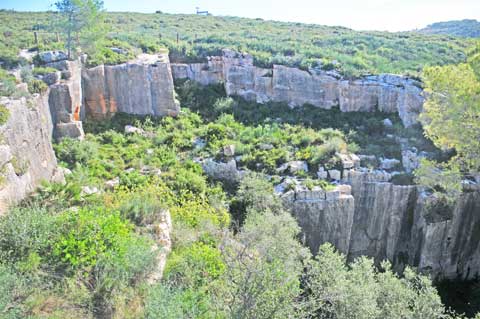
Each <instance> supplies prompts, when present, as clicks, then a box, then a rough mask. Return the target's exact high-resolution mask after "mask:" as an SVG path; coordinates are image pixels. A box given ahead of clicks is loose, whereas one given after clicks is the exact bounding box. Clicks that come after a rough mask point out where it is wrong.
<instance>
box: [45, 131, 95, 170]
mask: <svg viewBox="0 0 480 319" xmlns="http://www.w3.org/2000/svg"><path fill="white" fill-rule="evenodd" d="M54 147H55V153H56V155H57V158H58V159H59V160H60V161H63V162H65V163H67V164H70V165H74V164H76V163H81V164H87V163H88V161H89V160H92V159H96V158H98V152H99V149H98V144H97V143H95V142H94V141H90V140H89V139H88V137H87V139H86V140H85V141H79V140H77V139H72V138H64V139H62V141H61V142H60V143H58V144H56V145H54Z"/></svg>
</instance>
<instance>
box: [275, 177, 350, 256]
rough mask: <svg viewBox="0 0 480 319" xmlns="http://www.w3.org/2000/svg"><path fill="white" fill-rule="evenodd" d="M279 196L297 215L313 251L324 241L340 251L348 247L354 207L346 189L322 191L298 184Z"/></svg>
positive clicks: (344, 250)
mask: <svg viewBox="0 0 480 319" xmlns="http://www.w3.org/2000/svg"><path fill="white" fill-rule="evenodd" d="M282 199H283V202H284V203H285V206H286V207H287V208H288V209H290V211H291V212H293V215H294V216H295V218H296V219H297V221H298V224H299V226H300V227H301V228H302V232H303V234H304V236H305V242H306V244H307V245H308V246H309V248H310V249H311V251H312V252H314V253H316V252H318V248H319V247H320V245H321V244H323V243H325V242H330V243H332V244H333V245H335V247H337V249H338V250H340V251H342V252H345V253H347V252H348V251H349V249H350V248H349V247H350V237H351V236H350V233H351V231H352V223H353V218H354V208H355V204H354V202H355V201H354V198H353V196H352V195H351V194H350V192H349V189H348V190H346V191H345V189H341V188H340V189H334V190H330V191H324V190H322V189H321V188H319V187H316V188H314V189H312V190H309V189H307V188H306V187H298V186H297V187H296V188H295V189H294V190H290V191H288V192H286V193H285V194H283V195H282ZM319 230H320V231H319Z"/></svg>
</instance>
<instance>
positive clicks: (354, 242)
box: [282, 169, 480, 279]
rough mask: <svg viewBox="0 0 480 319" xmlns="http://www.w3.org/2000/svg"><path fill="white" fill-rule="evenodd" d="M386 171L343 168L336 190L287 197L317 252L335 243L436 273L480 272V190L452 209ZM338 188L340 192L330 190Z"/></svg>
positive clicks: (352, 252) (351, 254) (467, 275)
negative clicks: (438, 205) (398, 182)
mask: <svg viewBox="0 0 480 319" xmlns="http://www.w3.org/2000/svg"><path fill="white" fill-rule="evenodd" d="M391 177H392V174H390V173H387V172H384V171H370V170H366V169H362V170H346V171H344V172H343V180H342V183H344V184H348V185H350V187H351V195H349V189H348V188H347V189H345V188H344V186H342V185H340V186H337V189H336V190H337V191H338V192H339V193H340V195H339V196H335V195H334V194H330V195H329V194H328V192H327V193H325V195H323V194H322V195H321V196H320V197H319V196H314V194H313V193H314V192H312V191H306V190H298V189H295V191H289V192H287V193H285V194H283V195H282V198H284V199H287V201H286V203H287V207H288V208H290V210H291V211H292V213H293V214H294V216H296V218H297V220H298V222H299V225H300V226H301V227H302V230H303V233H304V235H305V238H306V242H307V244H308V245H309V247H310V248H311V249H312V252H314V253H315V252H316V251H317V250H318V246H319V245H320V244H322V243H324V242H331V243H334V244H335V245H336V247H337V249H339V250H340V251H341V252H343V253H345V254H347V255H348V258H349V259H350V260H353V259H355V258H357V257H359V256H363V255H367V256H371V257H374V258H375V260H376V261H377V262H380V261H382V260H386V259H388V260H390V261H391V262H392V263H393V265H394V267H395V269H397V270H399V271H401V270H402V269H403V268H404V267H405V266H406V265H411V266H415V267H418V269H419V270H420V271H423V272H427V273H430V274H432V275H433V276H435V277H439V278H442V277H444V278H451V279H455V278H461V279H473V278H475V277H476V276H478V275H480V192H478V191H465V192H464V193H463V194H462V195H461V196H460V197H459V198H458V199H457V200H456V203H455V205H454V207H453V208H452V209H451V210H448V209H447V210H445V209H439V208H434V207H432V206H431V205H430V206H428V205H427V203H429V202H431V201H432V200H434V198H433V197H432V196H431V195H428V194H426V193H424V192H423V190H422V188H421V187H419V186H415V185H406V186H402V185H394V184H393V183H391V182H389V181H390V179H391ZM333 192H335V191H333Z"/></svg>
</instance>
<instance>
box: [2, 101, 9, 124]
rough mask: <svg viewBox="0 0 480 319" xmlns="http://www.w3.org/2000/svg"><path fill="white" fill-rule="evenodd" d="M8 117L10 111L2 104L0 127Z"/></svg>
mask: <svg viewBox="0 0 480 319" xmlns="http://www.w3.org/2000/svg"><path fill="white" fill-rule="evenodd" d="M9 117H10V110H9V109H7V107H6V106H5V105H3V104H0V125H4V124H5V123H7V121H8V119H9Z"/></svg>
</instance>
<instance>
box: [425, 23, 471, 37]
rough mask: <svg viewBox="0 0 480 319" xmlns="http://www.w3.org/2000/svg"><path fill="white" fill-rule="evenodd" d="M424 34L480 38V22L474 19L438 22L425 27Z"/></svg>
mask: <svg viewBox="0 0 480 319" xmlns="http://www.w3.org/2000/svg"><path fill="white" fill-rule="evenodd" d="M418 32H420V33H423V34H445V35H451V36H456V37H464V38H480V22H479V21H477V20H473V19H465V20H454V21H445V22H436V23H433V24H430V25H428V26H427V27H426V28H424V29H420V30H418Z"/></svg>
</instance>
